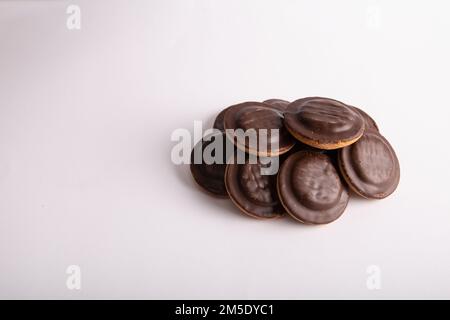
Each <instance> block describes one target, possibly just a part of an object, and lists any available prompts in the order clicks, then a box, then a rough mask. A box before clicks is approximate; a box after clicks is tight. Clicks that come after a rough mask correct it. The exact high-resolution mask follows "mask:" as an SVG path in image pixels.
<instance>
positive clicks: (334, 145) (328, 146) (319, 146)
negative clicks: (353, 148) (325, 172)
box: [284, 122, 365, 150]
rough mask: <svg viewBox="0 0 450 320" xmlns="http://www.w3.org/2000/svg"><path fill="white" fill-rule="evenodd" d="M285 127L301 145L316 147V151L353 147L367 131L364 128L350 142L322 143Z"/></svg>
mask: <svg viewBox="0 0 450 320" xmlns="http://www.w3.org/2000/svg"><path fill="white" fill-rule="evenodd" d="M284 126H285V127H286V129H287V130H288V131H289V133H290V134H291V135H292V136H293V137H294V138H295V139H297V140H298V141H300V142H301V143H304V144H306V145H308V146H310V147H314V148H316V149H321V150H336V149H342V148H344V147H347V146H349V145H352V144H353V143H355V142H356V141H358V140H359V139H361V137H362V136H363V135H364V131H365V128H364V126H363V129H362V132H361V133H360V134H359V135H358V136H356V137H355V138H352V139H350V140H339V142H338V143H320V142H318V141H316V140H311V139H308V138H306V137H303V136H301V135H300V134H298V133H297V132H295V131H293V129H291V128H290V127H289V125H288V124H287V123H286V122H285V123H284Z"/></svg>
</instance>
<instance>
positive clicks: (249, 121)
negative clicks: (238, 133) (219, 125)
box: [224, 102, 295, 156]
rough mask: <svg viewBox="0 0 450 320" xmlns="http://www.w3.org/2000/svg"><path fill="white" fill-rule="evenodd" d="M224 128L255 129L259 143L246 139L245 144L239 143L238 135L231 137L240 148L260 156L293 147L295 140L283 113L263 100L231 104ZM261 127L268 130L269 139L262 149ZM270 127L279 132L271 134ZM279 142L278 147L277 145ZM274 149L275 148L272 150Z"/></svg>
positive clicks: (226, 114)
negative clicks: (253, 143)
mask: <svg viewBox="0 0 450 320" xmlns="http://www.w3.org/2000/svg"><path fill="white" fill-rule="evenodd" d="M224 128H225V130H227V129H232V130H236V129H243V130H244V131H247V130H249V129H254V130H255V132H256V134H257V145H256V146H253V147H252V146H251V145H249V142H248V140H247V139H246V141H245V142H243V143H244V144H241V143H242V142H241V143H239V141H238V140H237V139H236V137H229V138H230V139H231V140H232V141H234V143H235V144H236V145H237V147H238V148H240V149H241V150H244V151H246V152H249V153H252V154H256V155H258V156H277V155H279V154H282V153H285V152H287V151H289V149H291V148H292V147H293V146H294V144H295V141H294V139H293V138H292V137H291V135H290V134H289V132H287V130H286V128H285V127H284V125H283V113H282V112H281V111H280V110H278V109H277V108H275V107H272V106H270V105H268V104H265V103H262V102H244V103H241V104H237V105H234V106H231V107H230V108H229V109H228V110H227V112H226V113H225V116H224ZM261 129H265V130H267V139H265V140H263V141H264V145H265V146H266V148H265V149H264V148H263V149H260V141H259V138H260V136H259V133H260V130H261ZM270 129H278V130H279V134H278V135H273V134H271V131H270ZM276 144H278V148H275V145H276ZM272 149H273V150H272Z"/></svg>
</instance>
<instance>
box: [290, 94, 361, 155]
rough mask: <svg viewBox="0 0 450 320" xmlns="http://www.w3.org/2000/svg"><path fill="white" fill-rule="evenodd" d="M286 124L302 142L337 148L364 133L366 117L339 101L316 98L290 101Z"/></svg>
mask: <svg viewBox="0 0 450 320" xmlns="http://www.w3.org/2000/svg"><path fill="white" fill-rule="evenodd" d="M284 116H285V121H284V123H285V125H286V127H287V128H288V129H289V131H290V132H291V133H292V134H293V135H294V136H295V137H296V138H297V139H299V140H300V141H302V142H304V143H306V144H309V145H312V146H313V147H321V146H323V148H329V149H335V148H339V147H340V144H344V143H348V142H351V141H352V140H356V139H358V138H359V137H360V136H361V135H362V134H363V132H364V120H363V118H362V117H361V115H360V114H359V113H358V112H357V111H356V110H355V109H353V108H352V107H350V106H347V105H345V104H344V103H342V102H339V101H337V100H333V99H328V98H320V97H312V98H304V99H299V100H296V101H294V102H292V103H291V104H289V106H288V108H287V110H286V113H285V115H284Z"/></svg>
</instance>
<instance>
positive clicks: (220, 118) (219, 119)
mask: <svg viewBox="0 0 450 320" xmlns="http://www.w3.org/2000/svg"><path fill="white" fill-rule="evenodd" d="M229 108H230V107H227V108H225V109H223V110H222V111H220V112H219V114H218V115H217V117H216V119H215V120H214V124H213V128H215V129H218V130H221V131H223V130H225V129H224V127H223V118H224V117H225V112H227V111H228V109H229Z"/></svg>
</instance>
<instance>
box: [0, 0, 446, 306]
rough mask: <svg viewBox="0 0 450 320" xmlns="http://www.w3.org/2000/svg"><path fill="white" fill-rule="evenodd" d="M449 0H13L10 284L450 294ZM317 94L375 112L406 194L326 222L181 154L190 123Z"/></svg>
mask: <svg viewBox="0 0 450 320" xmlns="http://www.w3.org/2000/svg"><path fill="white" fill-rule="evenodd" d="M69 4H77V5H79V6H80V8H81V19H82V20H81V30H72V31H70V30H68V29H67V27H66V19H67V17H68V15H67V14H66V8H67V6H68V5H69ZM449 10H450V6H449V4H448V1H445V0H442V1H406V0H404V1H400V0H397V1H361V0H353V1H332V0H329V1H323V0H322V1H293V0H291V1H287V0H285V1H260V0H253V1H242V0H239V1H238V0H233V1H218V0H204V1H186V0H178V1H163V0H159V1H137V0H134V1H125V0H123V1H111V0H108V1H106V0H104V1H99V0H97V1H92V0H90V1H87V0H86V1H1V2H0V297H1V298H44V299H45V298H70V299H78V298H173V299H175V298H192V299H197V298H210V299H213V298H236V299H247V298H254V299H258V298H267V299H280V298H282V299H299V298H344V299H346V298H369V299H373V298H388V299H391V298H450V249H449V243H450V200H449V188H448V186H449V181H450V170H449V165H450V152H449V148H448V146H447V144H448V139H449V137H450V135H449V127H450V126H449V124H448V117H449V114H450V111H449V110H450V106H449V99H448V94H449V74H450V63H449V57H450V42H449V35H450V34H449V33H450V19H448V15H449ZM313 95H319V96H325V97H331V98H335V99H338V100H342V101H343V102H347V103H350V104H354V105H357V106H361V107H363V108H364V109H365V110H366V111H367V112H368V113H369V114H371V115H372V116H373V117H374V118H375V119H376V121H377V122H378V124H379V126H380V128H381V131H382V133H383V134H384V135H385V136H386V137H387V138H388V139H389V140H390V142H391V143H392V145H393V146H394V148H395V149H396V151H397V154H398V157H399V159H400V164H401V172H402V177H401V182H400V186H399V188H398V189H397V191H396V192H395V194H394V195H392V196H391V197H390V198H388V199H385V200H383V201H363V200H360V199H357V198H352V199H351V201H350V203H349V206H348V209H347V211H346V212H345V214H344V215H343V216H342V218H341V219H339V220H338V221H336V222H335V223H332V224H330V225H326V226H321V227H307V226H303V225H301V224H299V223H296V222H295V221H292V220H290V219H289V218H286V219H281V220H278V221H255V220H253V219H251V218H247V217H246V216H244V215H242V214H240V213H239V211H238V210H237V209H235V208H234V207H233V205H232V204H231V203H230V202H229V201H227V200H217V199H214V198H211V197H209V196H208V195H206V194H204V193H203V192H201V191H200V190H199V189H198V188H196V186H195V184H194V182H193V180H192V178H191V176H190V172H189V170H188V168H186V167H177V166H175V165H173V164H172V163H171V161H170V152H171V148H172V147H173V145H174V143H173V142H171V141H170V135H171V133H172V131H173V130H174V129H177V128H186V129H188V130H190V131H192V130H193V121H194V120H204V121H207V124H210V123H211V121H212V119H213V118H214V116H215V115H216V113H217V112H218V111H220V110H221V109H222V108H224V107H226V106H229V105H231V104H234V103H238V102H242V101H246V100H264V99H268V98H284V99H288V100H294V99H297V98H301V97H305V96H313ZM73 264H75V265H79V266H80V267H81V272H82V287H81V290H68V289H67V287H66V279H67V276H68V275H67V274H66V268H67V267H68V266H69V265H73ZM370 265H377V266H379V268H380V270H381V285H382V286H381V289H380V290H368V288H367V286H366V280H367V277H368V274H367V272H366V269H367V267H368V266H370Z"/></svg>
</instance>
